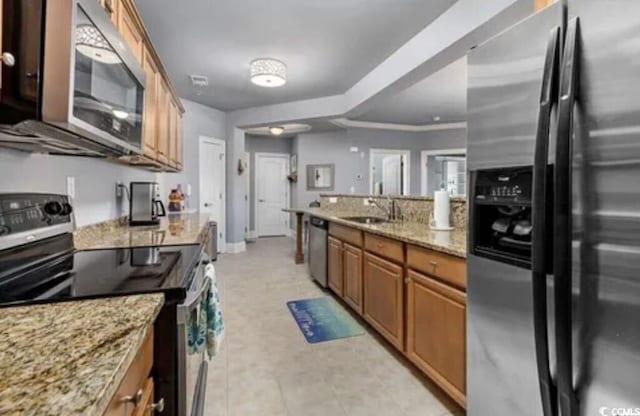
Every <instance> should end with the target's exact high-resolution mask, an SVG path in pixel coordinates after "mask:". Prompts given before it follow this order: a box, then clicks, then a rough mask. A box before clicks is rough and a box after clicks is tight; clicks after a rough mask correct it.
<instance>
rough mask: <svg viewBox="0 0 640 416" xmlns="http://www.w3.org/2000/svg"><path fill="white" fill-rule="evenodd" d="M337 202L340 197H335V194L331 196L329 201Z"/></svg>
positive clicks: (331, 202)
mask: <svg viewBox="0 0 640 416" xmlns="http://www.w3.org/2000/svg"><path fill="white" fill-rule="evenodd" d="M337 202H338V197H335V196H330V197H329V203H330V204H335V203H337Z"/></svg>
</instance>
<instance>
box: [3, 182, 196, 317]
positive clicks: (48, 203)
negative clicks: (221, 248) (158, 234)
mask: <svg viewBox="0 0 640 416" xmlns="http://www.w3.org/2000/svg"><path fill="white" fill-rule="evenodd" d="M72 212H73V209H72V207H71V205H70V204H69V201H68V199H67V197H66V196H64V195H52V194H0V306H9V305H16V304H31V303H41V302H55V301H62V300H74V299H87V298H97V297H105V296H119V295H130V294H141V293H153V292H163V293H164V294H165V299H166V301H167V302H181V301H182V300H184V298H185V296H186V292H187V288H188V287H189V285H190V281H189V280H190V279H191V278H192V277H193V273H194V270H195V269H196V266H197V264H198V262H199V261H200V260H201V254H202V247H201V246H200V245H199V244H193V245H180V246H154V247H135V248H112V249H99V250H84V251H76V250H75V249H74V247H73V236H72V233H71V231H72V230H73V220H72Z"/></svg>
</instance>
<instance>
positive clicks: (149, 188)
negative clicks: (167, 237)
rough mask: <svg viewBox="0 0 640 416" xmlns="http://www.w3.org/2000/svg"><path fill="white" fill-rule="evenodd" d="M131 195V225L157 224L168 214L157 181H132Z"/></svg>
mask: <svg viewBox="0 0 640 416" xmlns="http://www.w3.org/2000/svg"><path fill="white" fill-rule="evenodd" d="M129 196H130V197H129V225H156V224H159V223H160V217H164V216H166V215H167V213H166V211H165V209H164V204H163V203H162V201H161V200H160V186H159V185H158V183H157V182H131V183H130V184H129Z"/></svg>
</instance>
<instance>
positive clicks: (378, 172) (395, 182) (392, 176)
mask: <svg viewBox="0 0 640 416" xmlns="http://www.w3.org/2000/svg"><path fill="white" fill-rule="evenodd" d="M410 172H411V151H410V150H394V149H371V150H370V151H369V192H370V193H371V194H373V195H409V193H410V192H411V183H410Z"/></svg>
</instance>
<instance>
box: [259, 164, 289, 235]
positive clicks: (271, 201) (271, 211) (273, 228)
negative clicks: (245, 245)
mask: <svg viewBox="0 0 640 416" xmlns="http://www.w3.org/2000/svg"><path fill="white" fill-rule="evenodd" d="M288 165H289V156H288V155H279V156H270V155H259V154H256V199H257V204H256V220H257V231H258V237H265V236H276V235H285V234H287V232H288V229H289V215H288V214H287V213H285V212H283V211H282V209H283V208H287V207H288V206H289V203H288V201H289V183H288V181H287V171H288V169H289V168H288Z"/></svg>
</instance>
